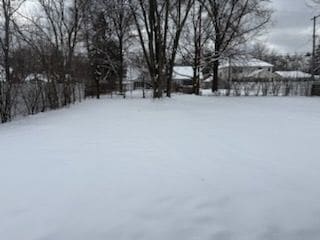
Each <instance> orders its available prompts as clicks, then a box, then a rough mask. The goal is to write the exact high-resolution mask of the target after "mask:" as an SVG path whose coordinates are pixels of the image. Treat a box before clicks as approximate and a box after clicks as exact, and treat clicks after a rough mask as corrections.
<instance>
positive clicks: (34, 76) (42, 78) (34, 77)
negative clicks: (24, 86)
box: [24, 73, 49, 83]
mask: <svg viewBox="0 0 320 240" xmlns="http://www.w3.org/2000/svg"><path fill="white" fill-rule="evenodd" d="M24 81H25V82H43V83H47V82H49V80H48V77H47V76H46V75H45V74H42V73H30V74H29V75H28V76H27V77H26V78H25V79H24Z"/></svg>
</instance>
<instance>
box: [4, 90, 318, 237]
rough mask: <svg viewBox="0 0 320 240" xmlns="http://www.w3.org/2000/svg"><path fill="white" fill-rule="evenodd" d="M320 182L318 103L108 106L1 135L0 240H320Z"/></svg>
mask: <svg viewBox="0 0 320 240" xmlns="http://www.w3.org/2000/svg"><path fill="white" fill-rule="evenodd" d="M319 183H320V99H319V98H254V97H248V98H245V97H242V98H231V97H230V98H224V97H195V96H175V97H174V98H173V99H171V100H168V99H163V100H160V101H158V100H157V101H153V100H151V99H147V100H143V99H108V98H106V99H103V100H101V101H96V100H90V101H87V102H84V103H82V104H79V105H76V106H73V107H71V108H70V109H65V110H59V111H52V112H48V113H44V114H40V115H37V116H33V117H28V118H26V119H22V120H19V121H15V122H13V123H10V124H6V125H2V126H0V239H1V240H89V239H90V240H134V239H137V240H140V239H141V240H229V239H230V240H256V239H257V240H260V239H261V240H302V239H303V240H318V239H320V186H319Z"/></svg>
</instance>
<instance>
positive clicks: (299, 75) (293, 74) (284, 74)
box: [275, 71, 311, 79]
mask: <svg viewBox="0 0 320 240" xmlns="http://www.w3.org/2000/svg"><path fill="white" fill-rule="evenodd" d="M275 74H277V75H278V76H280V77H281V78H292V79H304V78H310V77H311V74H309V73H305V72H302V71H276V72H275Z"/></svg>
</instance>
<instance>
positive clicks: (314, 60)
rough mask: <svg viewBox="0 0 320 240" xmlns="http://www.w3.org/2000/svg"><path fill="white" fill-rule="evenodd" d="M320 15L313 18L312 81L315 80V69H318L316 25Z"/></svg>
mask: <svg viewBox="0 0 320 240" xmlns="http://www.w3.org/2000/svg"><path fill="white" fill-rule="evenodd" d="M319 17H320V15H318V16H314V17H313V18H312V19H311V20H312V21H313V35H312V81H314V76H315V69H316V39H317V36H316V27H317V18H319Z"/></svg>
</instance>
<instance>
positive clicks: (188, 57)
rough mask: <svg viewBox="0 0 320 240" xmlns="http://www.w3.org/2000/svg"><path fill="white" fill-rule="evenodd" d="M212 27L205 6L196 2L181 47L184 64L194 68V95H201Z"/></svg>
mask: <svg viewBox="0 0 320 240" xmlns="http://www.w3.org/2000/svg"><path fill="white" fill-rule="evenodd" d="M211 34H212V25H211V22H210V21H208V18H207V15H206V14H205V12H204V9H203V6H202V4H201V3H200V2H199V1H195V3H194V5H193V7H192V10H191V12H190V17H189V19H188V21H187V23H186V28H185V30H184V31H183V37H182V39H181V40H182V41H181V42H182V43H181V44H180V46H179V49H180V52H181V56H182V58H183V59H184V62H185V63H187V64H189V65H191V66H192V68H193V88H194V93H195V94H197V95H199V94H200V75H201V72H202V68H203V67H204V54H203V52H204V50H205V48H206V46H207V45H208V43H210V41H209V40H210V35H211Z"/></svg>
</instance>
